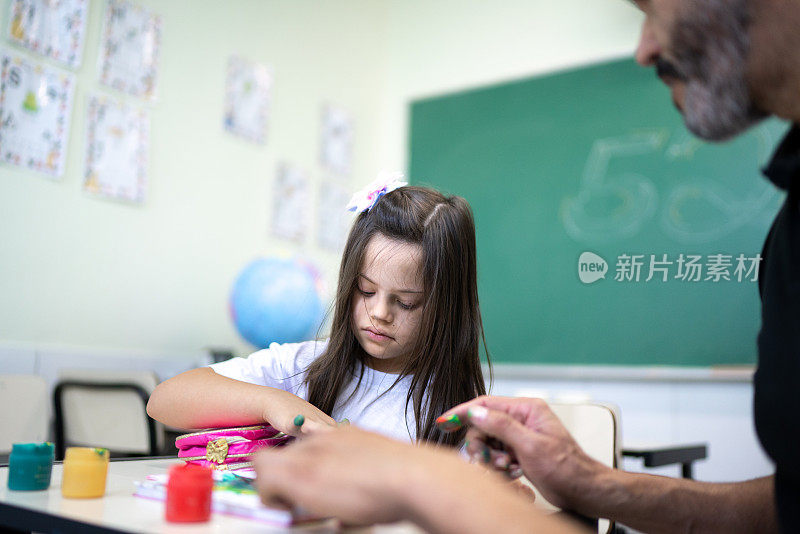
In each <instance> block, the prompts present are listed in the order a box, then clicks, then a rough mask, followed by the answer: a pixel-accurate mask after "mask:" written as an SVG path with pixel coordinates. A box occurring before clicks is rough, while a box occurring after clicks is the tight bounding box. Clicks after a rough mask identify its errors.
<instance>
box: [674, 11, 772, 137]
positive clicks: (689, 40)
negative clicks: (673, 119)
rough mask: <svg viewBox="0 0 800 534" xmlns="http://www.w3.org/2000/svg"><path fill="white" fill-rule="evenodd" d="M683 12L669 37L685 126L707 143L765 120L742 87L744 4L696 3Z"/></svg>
mask: <svg viewBox="0 0 800 534" xmlns="http://www.w3.org/2000/svg"><path fill="white" fill-rule="evenodd" d="M688 11H689V13H688V15H689V16H686V17H684V18H682V19H679V20H678V21H677V23H676V25H675V30H674V31H673V34H672V43H673V47H674V53H675V66H676V68H677V69H678V70H679V71H680V72H681V74H683V75H684V76H685V77H686V78H685V81H686V90H685V92H684V99H683V116H684V120H685V122H686V127H687V128H688V129H689V130H690V131H691V132H692V133H694V134H695V135H697V136H698V137H701V138H703V139H707V140H709V141H722V140H725V139H729V138H731V137H733V136H735V135H737V134H739V133H741V132H742V131H744V130H746V129H747V128H749V127H750V126H752V125H754V124H756V123H758V122H759V121H760V120H762V119H763V118H764V117H766V116H767V114H766V113H764V112H762V111H760V110H758V109H757V108H756V107H755V105H754V104H753V100H752V97H751V96H750V91H749V89H748V87H747V81H746V75H745V71H746V66H747V54H748V52H749V50H750V39H749V36H748V31H747V30H748V27H749V22H750V17H749V12H748V7H747V0H696V1H695V2H692V3H691V4H690V5H689V7H688ZM692 15H693V16H692Z"/></svg>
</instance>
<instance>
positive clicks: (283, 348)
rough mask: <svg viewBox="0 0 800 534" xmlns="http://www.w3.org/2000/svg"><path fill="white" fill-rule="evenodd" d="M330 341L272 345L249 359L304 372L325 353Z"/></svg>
mask: <svg viewBox="0 0 800 534" xmlns="http://www.w3.org/2000/svg"><path fill="white" fill-rule="evenodd" d="M327 347H328V340H327V339H322V340H311V341H303V342H301V343H271V344H270V345H269V347H267V348H266V349H262V350H259V351H257V352H254V353H253V354H251V355H250V356H249V357H248V359H252V360H255V361H260V362H263V363H265V364H266V363H270V364H272V365H273V366H274V365H275V364H277V365H278V366H279V367H282V368H284V369H287V370H290V369H294V370H297V371H302V370H304V369H305V368H306V367H308V365H309V364H310V363H311V362H313V361H314V360H315V359H317V358H318V357H319V355H320V354H322V353H323V352H325V349H326V348H327Z"/></svg>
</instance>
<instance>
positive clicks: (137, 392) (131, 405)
mask: <svg viewBox="0 0 800 534" xmlns="http://www.w3.org/2000/svg"><path fill="white" fill-rule="evenodd" d="M149 396H150V395H149V392H148V391H147V390H146V389H145V388H144V387H142V386H141V385H140V384H136V383H133V382H124V381H88V380H87V381H82V380H64V381H61V382H59V383H58V384H57V385H56V387H55V390H54V391H53V406H54V416H55V449H56V450H55V454H56V459H57V460H63V459H64V452H65V450H66V448H67V447H68V446H73V445H75V446H84V447H104V448H107V449H109V452H110V453H111V456H112V457H129V456H158V455H159V454H160V442H163V426H162V425H160V424H159V423H157V422H156V421H154V420H153V419H152V418H150V417H149V416H148V415H147V412H146V406H147V400H148V398H149ZM159 438H160V439H159Z"/></svg>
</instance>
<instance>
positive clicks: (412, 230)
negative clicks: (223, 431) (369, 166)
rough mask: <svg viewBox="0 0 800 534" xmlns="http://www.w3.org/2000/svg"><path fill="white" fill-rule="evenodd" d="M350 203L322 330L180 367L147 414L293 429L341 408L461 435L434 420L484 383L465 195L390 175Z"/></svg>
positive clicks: (440, 439)
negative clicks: (318, 336) (326, 326)
mask: <svg viewBox="0 0 800 534" xmlns="http://www.w3.org/2000/svg"><path fill="white" fill-rule="evenodd" d="M351 204H352V208H351V209H354V210H355V211H360V213H359V214H358V216H357V217H356V220H355V222H354V223H353V227H352V229H351V231H350V234H349V237H348V239H347V243H346V245H345V248H344V252H343V254H342V261H341V268H340V271H339V280H338V287H337V292H336V297H335V300H334V304H333V320H332V324H331V333H330V338H329V339H328V340H322V341H308V342H305V343H291V344H284V345H278V344H273V345H271V346H270V347H269V348H268V349H264V350H261V351H258V352H256V353H253V354H252V355H251V356H250V357H248V358H247V359H241V358H234V359H232V360H229V361H227V362H222V363H219V364H214V365H212V366H210V368H203V369H195V370H194V371H188V372H187V373H183V374H182V375H179V376H177V377H175V378H173V379H170V380H168V381H166V382H164V383H163V384H162V385H160V386H159V387H158V388H157V389H156V391H155V392H154V393H153V395H152V397H151V399H150V403H149V405H148V412H149V413H150V414H151V415H152V416H153V417H154V418H156V419H159V420H161V421H162V422H164V423H167V424H170V425H172V426H178V427H184V428H199V427H209V426H230V425H233V424H252V423H257V422H263V421H268V422H269V423H270V424H272V426H274V427H275V428H277V429H278V430H282V431H283V432H286V433H287V434H292V435H299V434H302V433H305V432H312V431H314V430H317V429H318V428H319V427H320V426H324V425H334V424H336V423H337V422H341V421H342V420H344V419H347V420H349V421H350V422H351V423H353V424H356V425H358V426H361V427H364V428H367V429H370V430H375V431H378V432H381V433H384V434H387V435H389V436H393V437H395V438H398V439H403V440H410V441H417V440H424V441H431V442H437V443H446V444H450V445H456V444H458V443H460V441H461V440H462V439H463V431H462V432H456V433H443V432H441V431H440V430H439V429H437V427H436V422H435V421H436V418H437V416H439V415H440V414H441V413H442V412H444V411H446V410H447V409H449V408H451V407H452V406H455V405H457V404H460V403H462V402H465V401H467V400H469V399H472V398H474V397H476V396H478V395H482V394H484V393H485V386H484V379H483V375H482V372H481V365H480V358H479V350H480V343H481V340H483V326H482V322H481V315H480V308H479V306H478V289H477V274H476V260H475V227H474V222H473V217H472V212H471V210H470V207H469V204H468V203H467V202H466V200H464V199H463V198H461V197H457V196H445V195H443V194H441V193H439V192H437V191H435V190H433V189H429V188H425V187H416V186H407V185H405V184H403V183H401V182H398V181H396V179H395V180H393V181H391V182H387V181H386V180H383V181H382V182H374V183H373V184H371V187H368V189H367V191H365V192H363V193H361V194H360V195H359V194H357V196H356V197H354V202H352V203H351ZM487 358H488V355H487ZM300 416H302V417H300Z"/></svg>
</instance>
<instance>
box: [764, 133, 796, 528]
mask: <svg viewBox="0 0 800 534" xmlns="http://www.w3.org/2000/svg"><path fill="white" fill-rule="evenodd" d="M764 174H765V175H766V176H767V177H768V178H769V179H770V180H771V181H772V182H773V183H774V184H775V185H776V186H778V187H779V188H781V189H784V190H785V191H786V192H787V196H786V201H785V202H784V204H783V207H782V208H781V210H780V212H778V215H777V216H776V217H775V221H774V222H773V223H772V228H771V229H770V231H769V235H768V236H767V240H766V242H765V243H764V251H763V253H762V257H763V260H762V262H761V270H760V272H759V289H760V292H761V320H762V322H761V332H759V334H758V369H757V370H756V374H755V378H754V386H755V387H754V389H755V398H754V413H755V423H756V431H757V432H758V438H759V439H760V440H761V444H762V445H763V446H764V449H765V450H766V452H767V454H769V456H770V457H771V458H772V460H773V461H774V462H775V499H776V502H777V506H778V516H779V519H780V523H781V529H782V531H783V532H800V204H799V202H800V125H794V126H793V128H792V129H791V130H790V131H789V133H788V134H787V135H786V137H785V138H784V140H783V141H782V142H781V144H780V146H779V147H778V149H777V150H776V152H775V155H774V156H773V157H772V161H771V162H770V163H769V165H768V166H767V167H766V168H765V169H764Z"/></svg>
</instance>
